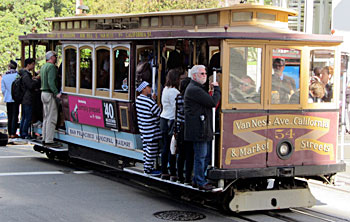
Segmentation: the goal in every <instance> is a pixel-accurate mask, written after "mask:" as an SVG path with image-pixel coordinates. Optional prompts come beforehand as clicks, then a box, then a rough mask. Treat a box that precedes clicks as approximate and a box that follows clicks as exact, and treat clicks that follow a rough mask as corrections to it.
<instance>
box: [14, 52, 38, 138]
mask: <svg viewBox="0 0 350 222" xmlns="http://www.w3.org/2000/svg"><path fill="white" fill-rule="evenodd" d="M34 67H35V60H34V59H32V58H28V59H26V60H25V61H24V69H21V70H20V71H19V74H20V76H21V79H22V80H21V81H22V90H23V98H22V102H21V104H22V118H21V124H20V136H21V138H22V139H30V136H29V134H28V129H29V126H30V123H31V121H32V110H33V105H32V104H33V93H34V90H35V89H36V88H40V85H39V84H40V81H38V80H37V78H34V79H33V76H32V73H31V71H33V70H34Z"/></svg>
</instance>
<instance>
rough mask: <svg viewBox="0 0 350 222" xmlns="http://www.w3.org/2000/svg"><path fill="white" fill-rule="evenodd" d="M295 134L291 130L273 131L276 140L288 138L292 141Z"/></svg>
mask: <svg viewBox="0 0 350 222" xmlns="http://www.w3.org/2000/svg"><path fill="white" fill-rule="evenodd" d="M294 136H295V133H293V129H277V130H275V138H276V139H284V138H289V139H293V137H294Z"/></svg>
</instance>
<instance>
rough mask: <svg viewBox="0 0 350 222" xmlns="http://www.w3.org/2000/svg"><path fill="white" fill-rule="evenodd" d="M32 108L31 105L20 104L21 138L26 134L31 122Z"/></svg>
mask: <svg viewBox="0 0 350 222" xmlns="http://www.w3.org/2000/svg"><path fill="white" fill-rule="evenodd" d="M32 110H33V106H32V105H25V104H22V119H21V125H20V134H21V137H22V138H23V139H24V138H25V137H27V136H28V129H29V126H30V124H31V122H32Z"/></svg>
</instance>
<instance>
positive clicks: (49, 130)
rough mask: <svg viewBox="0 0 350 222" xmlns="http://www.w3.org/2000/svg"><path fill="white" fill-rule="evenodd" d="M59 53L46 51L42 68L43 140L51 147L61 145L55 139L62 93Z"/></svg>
mask: <svg viewBox="0 0 350 222" xmlns="http://www.w3.org/2000/svg"><path fill="white" fill-rule="evenodd" d="M56 61H57V54H56V52H54V51H48V52H47V53H46V63H45V64H44V65H43V66H42V67H41V69H40V78H41V88H40V89H41V91H42V93H41V101H42V102H43V107H44V118H43V128H42V133H43V140H42V142H43V143H44V144H46V145H48V146H51V147H59V146H60V144H59V143H56V142H54V141H53V138H54V135H55V129H56V123H57V113H58V111H57V102H56V98H58V99H60V98H61V93H60V92H59V91H58V88H57V71H58V70H57V67H56V65H55V64H56Z"/></svg>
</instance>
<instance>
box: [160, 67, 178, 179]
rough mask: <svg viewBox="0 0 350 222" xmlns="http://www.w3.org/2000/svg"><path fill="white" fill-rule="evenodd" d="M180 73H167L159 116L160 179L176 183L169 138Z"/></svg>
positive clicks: (173, 71) (174, 158)
mask: <svg viewBox="0 0 350 222" xmlns="http://www.w3.org/2000/svg"><path fill="white" fill-rule="evenodd" d="M179 76H180V73H179V72H178V71H177V70H175V69H172V70H170V71H169V72H168V75H167V77H166V82H165V88H164V89H163V93H162V107H163V111H162V113H161V114H160V129H161V131H162V135H163V151H162V175H161V178H162V179H169V178H170V180H171V181H176V180H177V176H176V155H175V154H174V155H172V154H171V153H170V142H171V137H172V135H173V133H174V119H175V98H176V96H177V95H178V94H179V93H180V92H179V90H178V89H177V88H178V87H179ZM168 163H169V164H170V175H169V172H168Z"/></svg>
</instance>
